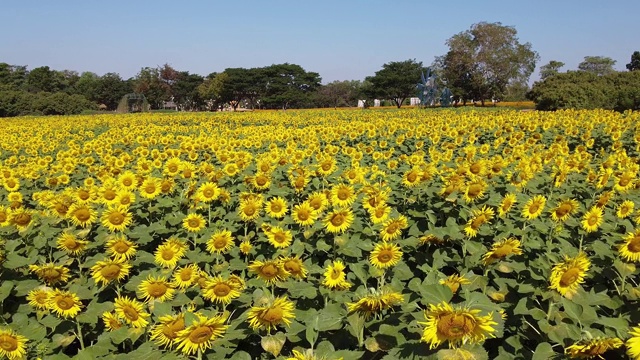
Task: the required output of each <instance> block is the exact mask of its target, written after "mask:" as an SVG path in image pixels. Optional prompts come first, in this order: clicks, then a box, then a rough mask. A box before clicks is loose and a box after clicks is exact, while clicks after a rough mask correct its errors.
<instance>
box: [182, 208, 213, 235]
mask: <svg viewBox="0 0 640 360" xmlns="http://www.w3.org/2000/svg"><path fill="white" fill-rule="evenodd" d="M206 225H207V221H206V220H205V219H204V217H203V216H202V215H200V214H197V213H191V214H189V215H187V216H186V217H185V218H184V220H182V227H183V228H184V229H185V230H187V231H188V232H192V233H197V232H199V231H200V230H202V229H204V227H205V226H206Z"/></svg>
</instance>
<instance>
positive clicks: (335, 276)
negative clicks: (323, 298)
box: [322, 260, 351, 290]
mask: <svg viewBox="0 0 640 360" xmlns="http://www.w3.org/2000/svg"><path fill="white" fill-rule="evenodd" d="M344 270H345V266H344V264H343V263H342V261H340V260H335V261H333V263H331V264H329V266H327V269H326V270H325V271H324V280H323V281H322V285H324V286H326V287H328V288H329V289H338V290H347V289H349V288H350V287H351V283H350V282H348V281H347V274H346V273H345V272H344Z"/></svg>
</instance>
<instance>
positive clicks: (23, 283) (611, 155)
mask: <svg viewBox="0 0 640 360" xmlns="http://www.w3.org/2000/svg"><path fill="white" fill-rule="evenodd" d="M0 122H1V123H2V127H0V129H1V130H0V137H1V139H2V141H1V142H0V280H1V284H0V358H8V359H11V360H15V359H54V360H56V359H69V358H77V359H99V358H115V359H117V358H132V357H133V358H155V359H222V358H228V359H237V360H240V359H271V358H278V359H289V360H290V359H307V360H310V359H327V360H329V359H331V360H333V359H345V360H348V359H412V358H414V359H448V360H451V359H489V358H491V359H505V360H506V359H551V358H563V357H567V358H578V359H589V358H598V357H600V358H602V357H607V358H609V357H611V358H624V357H629V358H632V359H640V327H638V324H640V311H638V306H637V305H638V301H639V299H640V286H639V284H638V281H639V279H638V271H637V269H636V265H635V264H636V263H637V262H639V261H640V211H638V210H637V209H636V206H637V204H638V202H639V201H640V197H639V192H638V189H639V188H640V178H639V177H638V170H639V167H640V165H639V163H638V154H639V151H640V127H639V122H640V115H639V114H638V113H631V112H627V113H623V114H620V113H614V112H608V111H600V110H591V111H562V112H555V113H541V112H517V111H512V110H469V109H466V110H434V109H430V110H422V109H411V110H365V111H361V110H349V111H341V110H331V111H326V110H313V111H287V112H260V113H231V114H230V113H225V114H187V113H185V114H132V115H99V116H73V117H42V118H17V119H9V120H0Z"/></svg>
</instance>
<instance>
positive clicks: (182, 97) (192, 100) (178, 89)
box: [173, 71, 204, 111]
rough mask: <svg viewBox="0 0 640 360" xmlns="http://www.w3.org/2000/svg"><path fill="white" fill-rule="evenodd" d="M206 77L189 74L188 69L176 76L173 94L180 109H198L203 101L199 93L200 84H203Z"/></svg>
mask: <svg viewBox="0 0 640 360" xmlns="http://www.w3.org/2000/svg"><path fill="white" fill-rule="evenodd" d="M203 81H204V78H203V77H202V76H200V75H198V74H189V72H188V71H181V72H179V73H178V74H177V76H176V81H175V83H174V84H173V96H174V99H173V101H175V103H176V105H177V106H178V108H179V109H180V110H190V111H193V110H198V109H199V108H200V107H201V106H202V104H203V102H202V97H200V94H199V93H198V86H200V84H202V82H203Z"/></svg>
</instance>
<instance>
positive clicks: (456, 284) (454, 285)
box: [440, 274, 471, 294]
mask: <svg viewBox="0 0 640 360" xmlns="http://www.w3.org/2000/svg"><path fill="white" fill-rule="evenodd" d="M440 284H441V285H445V286H446V287H448V288H449V289H451V292H452V293H454V294H455V293H456V292H458V290H459V289H460V286H461V285H468V284H471V281H469V279H467V278H466V277H464V276H460V275H458V274H453V275H450V276H448V277H446V278H445V279H440Z"/></svg>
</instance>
